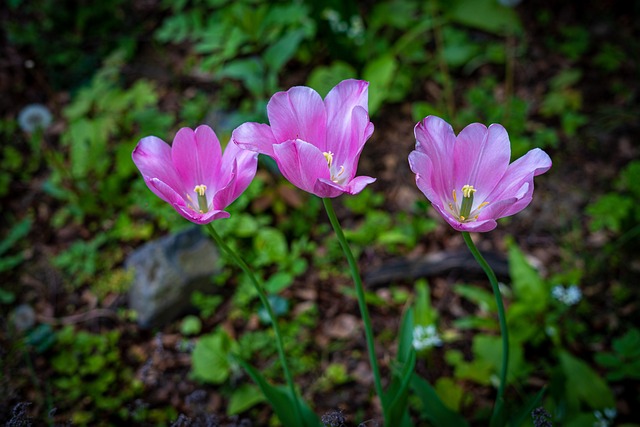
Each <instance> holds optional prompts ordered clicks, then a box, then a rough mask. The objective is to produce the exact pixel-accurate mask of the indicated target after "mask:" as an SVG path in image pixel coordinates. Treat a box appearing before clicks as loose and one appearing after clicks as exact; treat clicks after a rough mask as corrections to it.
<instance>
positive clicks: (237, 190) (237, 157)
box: [219, 143, 258, 206]
mask: <svg viewBox="0 0 640 427" xmlns="http://www.w3.org/2000/svg"><path fill="white" fill-rule="evenodd" d="M257 168H258V153H256V152H253V151H250V150H244V149H242V148H240V147H239V146H237V145H236V144H233V143H229V144H227V147H226V148H225V150H224V154H223V155H222V162H221V165H220V173H219V175H220V176H221V177H230V176H231V175H233V176H234V177H235V184H234V190H233V191H232V193H231V200H230V201H229V203H227V204H225V205H223V206H228V205H229V204H231V202H233V201H234V200H235V199H237V198H238V196H240V194H242V193H243V192H244V190H246V189H247V187H248V186H249V184H251V181H253V178H254V177H255V175H256V170H257ZM221 184H226V183H221Z"/></svg>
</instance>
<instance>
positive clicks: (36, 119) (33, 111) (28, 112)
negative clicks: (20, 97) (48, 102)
mask: <svg viewBox="0 0 640 427" xmlns="http://www.w3.org/2000/svg"><path fill="white" fill-rule="evenodd" d="M51 120H52V117H51V112H50V111H49V109H48V108H47V107H45V106H44V105H42V104H29V105H27V106H26V107H24V108H23V109H22V111H20V114H18V125H19V126H20V129H22V130H23V131H25V132H28V133H33V132H35V131H37V130H38V129H41V130H44V129H46V128H47V127H49V125H50V124H51Z"/></svg>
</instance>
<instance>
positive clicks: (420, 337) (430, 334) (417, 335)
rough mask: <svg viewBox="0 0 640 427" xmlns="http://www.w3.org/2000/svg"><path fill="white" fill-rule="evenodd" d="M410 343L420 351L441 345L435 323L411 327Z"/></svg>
mask: <svg viewBox="0 0 640 427" xmlns="http://www.w3.org/2000/svg"><path fill="white" fill-rule="evenodd" d="M412 345H413V348H415V349H416V350H417V351H420V350H425V349H427V348H432V347H440V346H441V345H442V339H441V338H440V336H439V335H438V331H437V330H436V327H435V325H429V326H422V325H418V326H416V327H415V328H413V342H412Z"/></svg>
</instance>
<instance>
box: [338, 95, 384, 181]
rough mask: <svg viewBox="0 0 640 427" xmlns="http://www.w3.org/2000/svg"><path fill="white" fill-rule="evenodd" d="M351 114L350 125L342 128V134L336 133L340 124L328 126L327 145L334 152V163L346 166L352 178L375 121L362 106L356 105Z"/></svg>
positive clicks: (349, 177)
mask: <svg viewBox="0 0 640 427" xmlns="http://www.w3.org/2000/svg"><path fill="white" fill-rule="evenodd" d="M349 116H350V121H349V122H348V126H346V127H345V128H344V129H342V130H340V132H342V134H341V135H338V134H336V132H337V131H338V128H339V127H338V126H330V127H329V128H328V135H327V138H329V139H328V141H327V146H328V147H329V151H331V152H332V153H333V160H334V162H333V164H334V165H336V166H337V167H339V166H344V168H345V171H346V173H347V174H348V175H347V176H348V179H352V178H353V177H354V176H355V175H356V172H357V169H358V162H359V160H360V154H361V153H362V149H363V148H364V144H365V143H366V142H367V139H368V138H369V137H370V136H371V134H372V133H373V123H371V122H370V121H369V113H367V111H366V110H365V109H364V108H362V107H360V106H356V107H355V108H354V109H353V111H351V112H350V114H349ZM334 134H335V135H334ZM340 138H342V139H340Z"/></svg>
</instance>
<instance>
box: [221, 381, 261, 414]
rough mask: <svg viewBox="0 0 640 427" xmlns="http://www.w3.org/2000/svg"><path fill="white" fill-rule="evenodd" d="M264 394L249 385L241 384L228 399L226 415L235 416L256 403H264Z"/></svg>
mask: <svg viewBox="0 0 640 427" xmlns="http://www.w3.org/2000/svg"><path fill="white" fill-rule="evenodd" d="M264 400H265V397H264V394H262V393H260V390H258V388H257V387H255V386H252V385H251V384H242V385H240V387H238V388H236V389H235V390H234V391H233V393H232V394H231V397H230V398H229V405H228V406H227V415H235V414H239V413H241V412H244V411H246V410H247V409H249V408H251V407H252V406H254V405H255V404H257V403H260V402H264Z"/></svg>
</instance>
